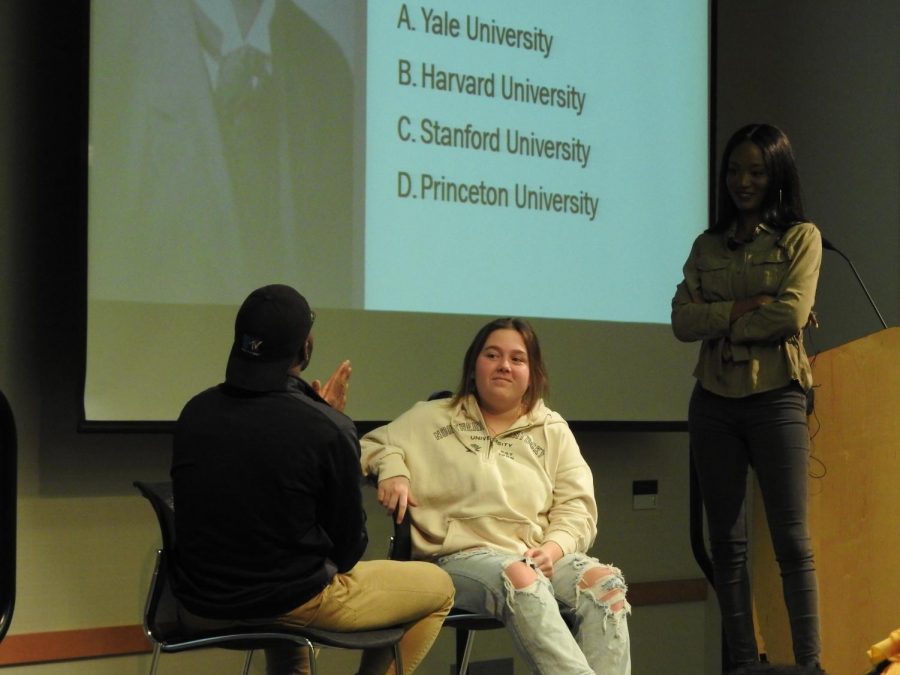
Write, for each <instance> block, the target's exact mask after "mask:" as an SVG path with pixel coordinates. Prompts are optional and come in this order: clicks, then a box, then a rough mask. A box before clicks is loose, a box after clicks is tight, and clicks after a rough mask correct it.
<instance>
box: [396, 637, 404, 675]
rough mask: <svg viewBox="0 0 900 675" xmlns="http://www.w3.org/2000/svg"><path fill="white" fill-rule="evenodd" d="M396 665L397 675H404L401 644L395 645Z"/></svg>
mask: <svg viewBox="0 0 900 675" xmlns="http://www.w3.org/2000/svg"><path fill="white" fill-rule="evenodd" d="M394 663H395V664H396V666H397V667H396V668H395V670H396V672H397V675H403V659H402V658H400V643H399V642H395V643H394Z"/></svg>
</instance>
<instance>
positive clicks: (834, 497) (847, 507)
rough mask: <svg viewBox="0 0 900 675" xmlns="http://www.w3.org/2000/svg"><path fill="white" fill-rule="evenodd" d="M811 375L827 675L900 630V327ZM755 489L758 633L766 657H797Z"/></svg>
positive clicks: (831, 354) (855, 662) (828, 359)
mask: <svg viewBox="0 0 900 675" xmlns="http://www.w3.org/2000/svg"><path fill="white" fill-rule="evenodd" d="M813 374H814V377H815V381H816V385H817V386H816V409H815V412H814V414H813V415H812V416H811V417H810V419H809V426H810V434H811V435H812V457H811V459H810V476H811V477H810V482H809V490H810V501H809V507H810V532H811V536H812V542H813V550H814V551H815V555H816V568H817V570H818V579H819V613H820V617H821V624H822V666H823V667H824V668H825V669H826V671H827V672H828V673H829V675H854V674H856V675H859V674H861V673H864V672H867V669H870V668H871V665H869V663H868V659H866V650H867V649H868V648H869V647H870V646H871V645H872V644H873V643H875V642H877V641H878V640H880V639H882V638H883V637H884V636H885V635H888V634H889V633H890V632H891V631H892V630H895V629H897V628H900V328H889V329H886V330H883V331H880V332H878V333H875V334H873V335H869V336H868V337H865V338H862V339H860V340H856V341H854V342H850V343H848V344H845V345H842V346H841V347H837V348H835V349H832V350H829V351H827V352H824V353H822V354H819V355H818V356H817V357H815V360H814V361H813ZM754 495H755V496H754V502H753V543H752V548H751V550H752V554H751V555H752V565H751V575H752V581H753V595H754V599H755V604H756V610H757V619H758V624H759V631H760V633H761V636H762V639H763V641H764V643H765V651H766V652H767V654H768V655H769V660H770V661H772V662H773V663H793V653H792V650H791V633H790V628H789V626H788V621H787V613H786V610H785V608H784V601H783V599H782V592H781V578H780V576H779V574H778V569H777V565H776V563H775V560H774V555H773V552H772V544H771V538H770V536H769V532H768V527H767V526H766V523H765V513H764V508H763V505H762V498H761V496H760V494H759V490H755V491H754ZM760 649H763V644H762V643H761V644H760Z"/></svg>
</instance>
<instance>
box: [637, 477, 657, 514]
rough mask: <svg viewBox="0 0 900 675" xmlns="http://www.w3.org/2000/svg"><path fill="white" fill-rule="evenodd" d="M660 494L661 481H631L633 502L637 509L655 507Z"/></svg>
mask: <svg viewBox="0 0 900 675" xmlns="http://www.w3.org/2000/svg"><path fill="white" fill-rule="evenodd" d="M658 496H659V481H657V480H636V481H632V483H631V500H632V502H631V504H632V506H631V507H632V508H633V509H634V510H635V511H641V510H645V509H655V508H656V505H657V497H658Z"/></svg>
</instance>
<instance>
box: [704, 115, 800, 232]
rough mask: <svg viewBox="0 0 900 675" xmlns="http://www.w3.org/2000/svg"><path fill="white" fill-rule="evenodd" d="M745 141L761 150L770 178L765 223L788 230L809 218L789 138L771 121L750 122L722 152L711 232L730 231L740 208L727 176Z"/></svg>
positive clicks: (763, 213) (763, 211)
mask: <svg viewBox="0 0 900 675" xmlns="http://www.w3.org/2000/svg"><path fill="white" fill-rule="evenodd" d="M744 141H750V142H751V143H753V144H754V145H756V147H758V148H759V149H760V151H761V152H762V156H763V161H764V162H765V165H766V174H767V175H768V178H769V185H768V187H767V188H766V194H765V195H764V196H763V201H762V205H761V208H760V219H761V220H762V222H764V223H765V224H766V225H768V226H770V227H774V228H776V229H779V230H786V229H788V228H789V227H792V226H794V225H796V224H797V223H802V222H804V221H806V216H805V215H804V214H803V200H802V198H801V195H800V176H799V175H798V174H797V164H796V162H795V160H794V151H793V149H792V148H791V142H790V140H788V137H787V135H786V134H785V133H784V132H783V131H782V130H781V129H779V128H778V127H773V126H772V125H771V124H748V125H747V126H745V127H741V128H740V129H738V130H737V131H736V132H734V134H733V135H732V137H731V138H730V139H728V143H727V144H726V145H725V151H724V152H723V153H722V165H721V166H720V167H719V183H718V188H717V189H718V215H717V218H716V222H715V223H714V224H713V225H712V226H711V227H710V228H709V231H710V232H722V231H724V230H727V229H728V228H729V227H731V224H732V223H733V222H734V221H735V219H736V218H737V208H735V205H734V202H733V201H732V199H731V195H729V194H728V186H727V185H726V179H727V176H728V162H729V160H730V159H731V153H732V152H734V149H735V148H736V147H737V146H738V145H740V144H741V143H743V142H744Z"/></svg>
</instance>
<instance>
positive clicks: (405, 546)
mask: <svg viewBox="0 0 900 675" xmlns="http://www.w3.org/2000/svg"><path fill="white" fill-rule="evenodd" d="M391 519H392V520H393V521H394V534H393V535H392V536H391V545H390V548H389V550H388V558H390V559H391V560H411V559H412V534H411V532H412V526H411V525H410V522H409V511H407V512H406V515H405V516H404V517H403V522H402V523H398V522H397V521H396V520H394V518H393V516H392V517H391Z"/></svg>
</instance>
